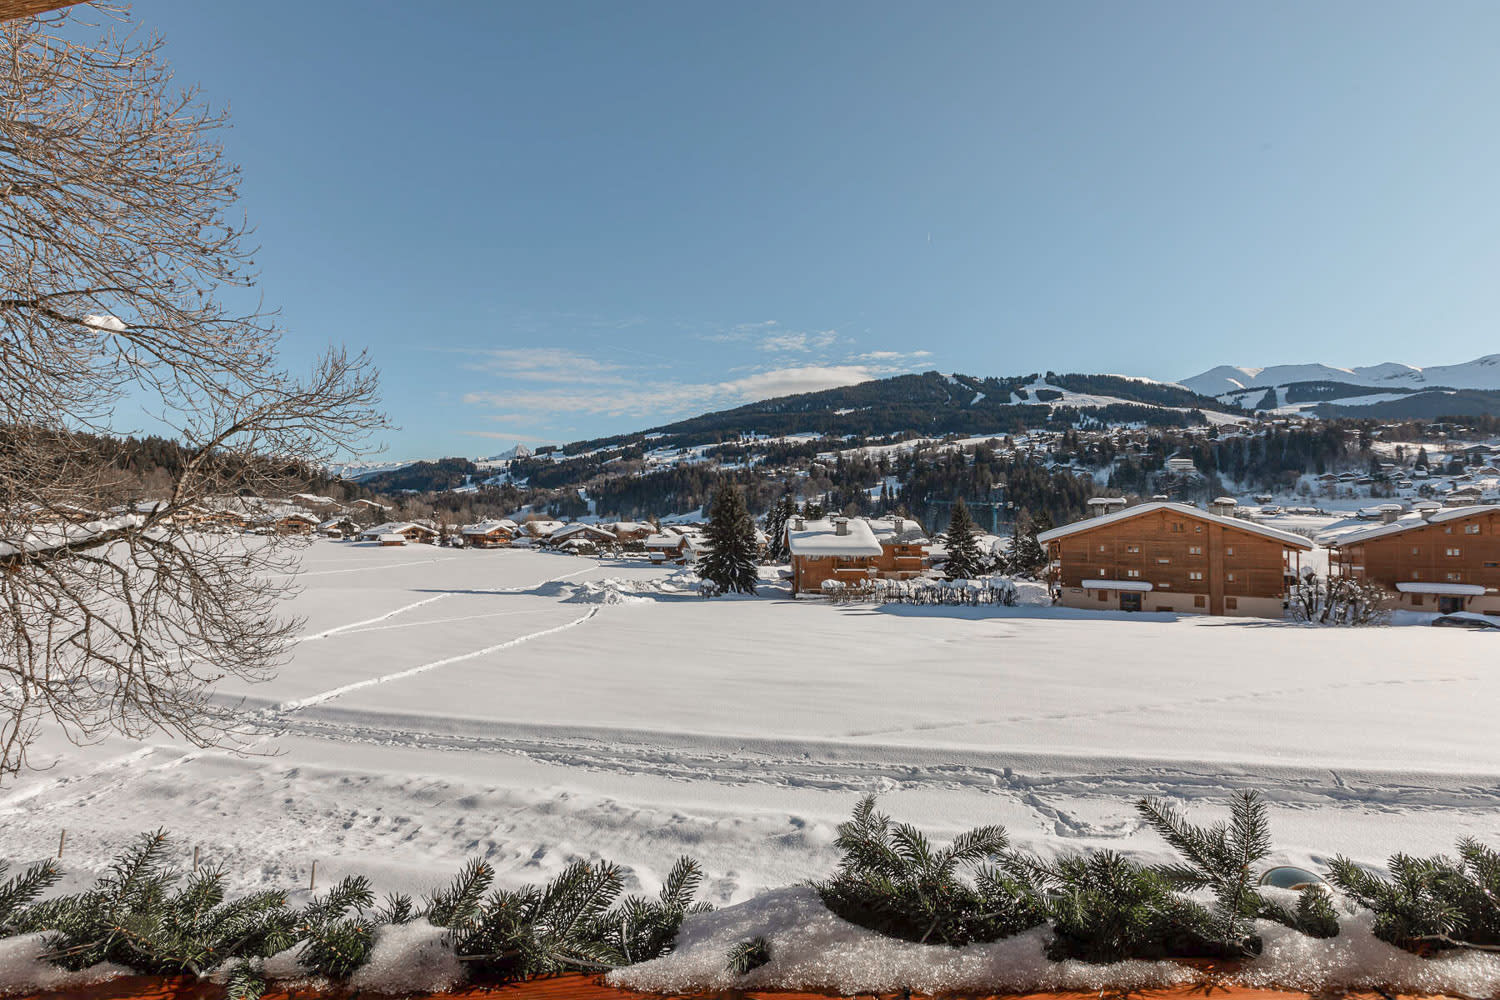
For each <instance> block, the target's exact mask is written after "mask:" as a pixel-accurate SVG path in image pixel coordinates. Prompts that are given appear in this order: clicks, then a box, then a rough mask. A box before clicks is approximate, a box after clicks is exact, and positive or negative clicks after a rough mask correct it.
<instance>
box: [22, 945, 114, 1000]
mask: <svg viewBox="0 0 1500 1000" xmlns="http://www.w3.org/2000/svg"><path fill="white" fill-rule="evenodd" d="M46 937H47V936H46V935H45V934H17V935H15V936H14V937H8V938H0V994H11V993H27V992H32V991H47V992H51V991H55V990H67V989H73V988H76V987H79V986H88V985H90V984H92V983H99V982H103V981H104V980H106V979H113V978H115V977H116V976H124V975H129V973H130V970H129V969H127V968H125V967H124V966H121V965H114V964H112V963H109V962H101V963H100V964H98V965H95V966H91V967H90V968H87V969H83V970H81V971H79V972H69V971H68V970H67V969H64V968H61V967H60V966H57V965H53V964H52V963H51V962H49V961H47V959H46V958H44V957H43V956H45V955H47V954H48V953H49V951H50V949H49V948H47V946H46Z"/></svg>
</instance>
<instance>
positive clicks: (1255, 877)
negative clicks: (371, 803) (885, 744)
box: [0, 794, 1500, 1000]
mask: <svg viewBox="0 0 1500 1000" xmlns="http://www.w3.org/2000/svg"><path fill="white" fill-rule="evenodd" d="M1138 809H1139V811H1140V813H1141V816H1142V818H1143V819H1144V821H1145V822H1146V823H1147V824H1149V825H1150V826H1151V827H1153V828H1154V829H1156V830H1157V831H1158V832H1159V833H1160V834H1161V835H1162V837H1163V838H1164V839H1165V840H1166V841H1167V843H1168V844H1169V845H1171V846H1172V847H1173V848H1174V849H1175V850H1176V851H1177V852H1178V854H1179V855H1180V856H1181V858H1182V862H1181V863H1180V864H1177V865H1172V866H1166V867H1162V868H1151V867H1147V866H1144V865H1141V864H1138V863H1136V862H1134V861H1131V860H1130V859H1128V858H1125V857H1123V856H1121V855H1118V854H1115V853H1113V852H1109V851H1097V852H1091V853H1088V854H1072V855H1062V856H1060V857H1058V858H1056V859H1052V860H1045V859H1043V858H1040V857H1037V856H1033V855H1029V854H1024V853H1021V852H1017V851H1013V850H1011V849H1010V847H1009V845H1008V842H1007V839H1006V835H1005V831H1004V830H1003V829H1002V828H1000V827H998V826H990V827H981V828H979V829H976V830H973V831H970V832H969V833H966V834H963V835H961V836H960V837H958V838H955V840H954V841H953V842H952V843H951V844H949V845H946V846H938V845H934V844H932V843H931V842H929V841H928V840H927V838H926V837H925V836H923V835H922V833H921V832H920V831H918V830H916V829H915V828H913V827H910V826H907V825H904V824H897V823H894V822H892V821H891V820H890V818H888V817H886V816H884V815H882V814H881V813H879V812H878V811H876V809H875V803H874V800H873V799H866V800H865V801H863V802H862V803H861V804H860V806H859V807H858V809H856V811H855V814H854V817H853V818H852V819H851V820H850V821H849V822H847V823H845V824H843V825H842V826H841V827H840V828H839V838H838V841H837V846H838V847H839V848H840V850H841V851H842V852H843V859H842V861H841V863H840V865H839V867H838V869H837V870H836V871H835V872H834V873H833V874H832V875H831V876H830V877H829V878H828V879H826V880H824V881H822V882H818V883H815V884H812V885H806V886H801V887H797V888H789V889H781V890H776V891H773V892H768V893H764V894H762V895H760V896H758V897H756V898H755V899H752V900H750V901H748V902H746V903H742V904H739V905H737V906H732V907H728V908H726V909H723V910H719V911H711V910H710V908H709V907H708V906H707V905H705V904H702V903H697V902H695V901H694V897H695V895H696V893H697V889H698V885H699V882H700V877H701V876H700V872H699V868H698V866H697V865H696V864H695V863H694V862H692V861H691V860H689V859H686V858H684V859H682V860H681V861H680V862H679V863H678V865H677V867H676V868H675V869H674V870H673V872H672V873H671V875H670V876H669V877H668V879H667V880H666V884H665V886H664V887H663V889H662V891H661V893H660V894H659V895H658V896H656V897H654V898H645V897H638V896H628V897H627V896H624V895H623V874H622V871H621V870H620V869H619V868H617V867H615V866H614V865H611V864H608V863H605V862H577V863H575V864H573V865H572V866H570V867H569V868H567V869H566V870H565V871H563V872H562V873H561V874H559V875H558V876H557V877H556V878H554V879H553V880H552V881H551V882H549V883H548V884H546V885H544V886H528V887H525V888H522V889H519V890H511V891H507V890H494V891H492V890H491V883H492V881H493V878H494V873H493V871H492V870H491V869H490V867H489V866H488V865H487V864H486V863H485V862H484V861H482V860H479V859H476V860H474V861H471V862H470V863H469V864H468V865H467V866H466V867H465V868H464V870H463V871H462V872H460V873H459V874H458V875H457V876H456V877H455V878H454V880H453V881H452V882H451V883H450V884H449V885H448V886H446V887H444V888H442V889H440V890H438V891H437V892H434V893H433V894H432V895H431V896H430V897H428V898H426V899H424V900H422V901H421V902H417V901H415V900H413V899H411V898H409V897H406V896H391V897H387V898H386V899H385V900H384V901H383V902H381V903H379V904H377V903H376V900H375V896H374V893H373V891H372V889H371V887H370V884H369V883H368V882H367V881H366V880H365V879H363V878H361V877H358V876H353V877H350V878H346V879H344V880H343V881H341V882H339V883H338V884H336V885H335V886H333V887H332V888H331V889H329V890H328V892H327V893H325V894H324V895H322V896H319V897H316V898H314V899H313V900H312V901H311V902H310V903H308V904H307V905H305V906H303V907H300V908H295V907H292V906H290V905H289V904H288V901H287V896H286V894H285V893H282V892H274V891H273V892H260V893H255V894H252V895H249V896H245V897H242V898H239V899H234V900H229V899H226V897H225V892H224V886H223V883H224V873H223V872H222V871H219V870H213V869H200V870H199V871H196V872H193V873H191V874H189V873H184V872H180V871H178V870H176V869H174V868H173V867H172V866H171V865H170V864H169V863H168V861H167V839H166V837H165V835H164V834H162V833H159V832H158V833H156V834H148V835H144V836H143V837H141V838H140V839H138V841H137V842H136V843H135V844H133V845H132V846H131V847H130V848H129V849H127V850H126V851H124V852H123V853H122V854H121V855H120V856H119V857H118V858H117V859H116V861H115V862H114V863H113V864H112V865H111V866H110V868H109V870H108V871H107V872H106V873H105V874H104V875H103V876H101V877H100V878H99V879H98V881H97V882H96V883H95V884H94V886H93V887H92V888H90V889H88V890H87V891H84V892H81V893H77V894H73V895H64V896H53V897H49V896H48V890H49V889H51V888H52V887H53V886H55V885H56V883H57V882H58V880H59V878H60V873H59V871H58V869H57V867H56V865H55V864H54V863H53V862H42V863H40V864H37V865H33V866H31V867H30V868H28V869H27V870H25V871H24V872H22V873H21V874H19V875H17V876H15V877H13V878H11V879H9V881H4V878H5V875H6V873H7V868H6V866H5V865H3V864H0V994H3V993H9V992H17V991H35V990H46V989H59V988H66V987H72V986H79V985H85V984H87V983H91V982H97V981H99V980H102V979H107V978H110V977H111V976H115V975H120V974H123V973H126V972H138V973H147V974H172V973H175V974H181V973H187V974H190V975H196V976H200V977H205V978H211V979H213V980H214V981H216V982H220V983H222V984H224V986H225V987H226V989H227V991H228V993H229V995H230V997H231V1000H253V998H255V997H258V996H259V995H260V994H261V993H263V992H264V991H265V990H266V989H267V987H268V985H269V984H270V983H272V982H277V983H280V984H281V985H283V986H295V985H305V986H310V987H322V988H342V987H344V986H348V987H352V988H355V989H360V990H369V991H372V992H377V993H387V994H394V993H406V992H436V991H443V990H448V989H451V988H453V987H455V986H457V985H459V984H460V983H462V982H463V981H464V980H465V979H467V978H468V977H469V976H473V975H478V976H480V977H482V978H484V979H486V980H490V981H509V980H517V979H525V978H529V977H531V976H535V975H543V974H551V973H556V972H564V971H590V972H597V971H609V978H610V981H611V982H614V983H616V984H618V985H621V986H628V987H634V988H637V989H649V990H658V991H663V992H701V991H706V990H730V989H733V990H746V989H767V988H783V989H794V990H832V991H836V992H839V993H844V994H850V993H857V992H858V993H863V992H871V993H885V992H895V991H898V990H915V991H919V992H924V993H941V992H975V993H994V992H1001V991H1013V992H1024V991H1034V990H1091V991H1092V990H1105V989H1109V990H1114V991H1120V990H1133V989H1142V988H1148V987H1160V986H1168V985H1173V984H1180V983H1184V982H1191V981H1194V980H1195V979H1197V977H1198V975H1199V974H1198V973H1197V972H1196V971H1195V970H1193V969H1192V968H1191V967H1189V966H1186V965H1183V964H1179V963H1177V962H1174V961H1172V959H1174V958H1178V957H1185V956H1191V955H1199V956H1202V955H1210V956H1217V957H1221V958H1231V959H1238V960H1240V961H1241V962H1242V964H1241V967H1240V971H1239V973H1238V977H1239V979H1240V980H1241V981H1242V982H1244V983H1246V984H1247V985H1254V986H1268V987H1283V988H1292V989H1298V990H1306V991H1308V992H1318V991H1326V990H1337V989H1344V988H1382V989H1387V990H1396V991H1400V992H1446V993H1453V994H1459V995H1466V996H1476V997H1477V996H1493V995H1500V953H1497V952H1500V906H1497V905H1496V900H1497V899H1500V852H1496V851H1494V850H1492V849H1490V848H1488V847H1486V846H1484V845H1481V844H1479V843H1476V842H1474V841H1472V840H1464V841H1461V842H1460V843H1459V846H1458V854H1457V857H1456V858H1452V859H1450V858H1444V857H1437V858H1425V859H1424V858H1412V857H1408V856H1405V855H1397V856H1396V857H1394V858H1392V859H1391V861H1390V875H1389V876H1382V875H1379V874H1377V873H1375V872H1373V871H1371V870H1368V869H1365V868H1362V867H1360V866H1357V865H1355V864H1353V863H1352V862H1350V861H1348V860H1347V859H1344V858H1342V857H1338V858H1335V859H1334V860H1333V861H1332V862H1331V863H1330V865H1329V871H1328V872H1327V873H1326V881H1324V880H1322V879H1320V878H1319V877H1318V876H1315V875H1310V874H1307V875H1306V878H1305V879H1304V878H1303V877H1302V876H1303V875H1304V874H1306V873H1295V874H1296V875H1297V878H1298V880H1299V881H1302V882H1311V883H1313V884H1312V885H1311V886H1307V885H1303V886H1302V887H1301V888H1299V889H1281V888H1272V887H1269V886H1267V885H1263V884H1261V883H1262V879H1261V878H1260V876H1261V874H1262V871H1261V869H1262V868H1263V866H1264V863H1265V860H1266V858H1267V857H1268V855H1269V853H1270V836H1269V830H1268V829H1267V825H1266V812H1265V807H1264V805H1263V804H1262V803H1261V801H1260V800H1259V798H1258V797H1257V796H1255V795H1254V794H1245V795H1242V796H1240V797H1238V798H1237V799H1236V801H1235V803H1234V807H1233V811H1232V814H1231V817H1230V819H1229V821H1227V822H1224V823H1219V824H1216V825H1214V826H1209V827H1198V826H1194V825H1193V824H1191V823H1189V822H1187V820H1186V818H1185V817H1184V816H1183V815H1182V814H1181V813H1179V812H1178V811H1177V810H1176V809H1175V808H1174V807H1173V806H1171V805H1170V804H1168V803H1164V802H1157V801H1142V802H1141V803H1139V805H1138Z"/></svg>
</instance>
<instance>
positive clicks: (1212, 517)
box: [1036, 501, 1313, 551]
mask: <svg viewBox="0 0 1500 1000" xmlns="http://www.w3.org/2000/svg"><path fill="white" fill-rule="evenodd" d="M1161 510H1164V511H1170V512H1172V513H1174V514H1181V515H1183V516H1184V517H1192V518H1196V519H1198V520H1200V521H1208V522H1210V523H1212V524H1220V525H1223V526H1224V527H1226V528H1234V529H1235V530H1237V531H1243V532H1246V533H1247V534H1251V535H1260V536H1261V537H1263V538H1270V539H1273V540H1275V541H1278V542H1281V543H1282V544H1283V545H1290V546H1291V547H1293V548H1297V549H1306V550H1309V551H1310V550H1311V549H1312V547H1313V544H1312V542H1310V541H1308V540H1307V539H1306V538H1303V537H1302V536H1301V535H1294V534H1292V533H1291V532H1290V531H1282V530H1280V529H1278V528H1268V527H1266V526H1265V525H1264V524H1256V523H1255V522H1254V521H1246V520H1244V519H1242V518H1238V517H1224V516H1223V515H1220V514H1210V513H1208V512H1207V511H1202V510H1199V509H1198V508H1197V507H1189V506H1188V505H1187V504H1181V503H1171V502H1165V501H1153V502H1151V503H1143V504H1137V505H1136V506H1134V507H1126V508H1125V509H1124V510H1117V511H1115V512H1114V513H1113V514H1105V515H1104V516H1103V517H1091V518H1087V519H1086V520H1082V521H1074V522H1073V523H1072V524H1065V525H1063V526H1062V527H1060V528H1052V529H1049V530H1047V531H1043V532H1040V533H1039V534H1038V535H1037V536H1036V538H1037V541H1039V542H1041V543H1042V544H1044V545H1045V544H1046V543H1047V542H1050V541H1052V540H1054V539H1057V538H1066V537H1067V536H1069V535H1076V534H1078V533H1079V532H1083V531H1092V530H1093V529H1095V528H1100V527H1103V526H1104V525H1106V524H1118V523H1119V522H1120V521H1125V520H1128V519H1130V518H1132V517H1140V516H1141V515H1142V514H1151V513H1154V512H1156V511H1161Z"/></svg>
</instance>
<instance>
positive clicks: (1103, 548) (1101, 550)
mask: <svg viewBox="0 0 1500 1000" xmlns="http://www.w3.org/2000/svg"><path fill="white" fill-rule="evenodd" d="M1099 551H1100V552H1107V551H1109V547H1108V546H1107V545H1101V546H1099Z"/></svg>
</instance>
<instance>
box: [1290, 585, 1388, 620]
mask: <svg viewBox="0 0 1500 1000" xmlns="http://www.w3.org/2000/svg"><path fill="white" fill-rule="evenodd" d="M1390 597H1391V594H1390V592H1389V591H1387V590H1385V589H1384V588H1382V587H1380V586H1378V585H1376V584H1373V583H1370V582H1368V581H1366V580H1351V579H1349V578H1347V577H1340V576H1327V577H1318V576H1316V575H1308V576H1305V577H1303V578H1302V579H1300V580H1298V581H1297V582H1296V583H1295V584H1293V585H1292V589H1291V593H1290V602H1289V605H1288V607H1289V610H1290V612H1291V617H1292V620H1293V621H1299V622H1307V623H1308V624H1312V625H1383V624H1385V622H1386V621H1387V620H1388V619H1389V618H1390V613H1389V612H1388V611H1387V610H1386V602H1387V601H1388V600H1389V599H1390Z"/></svg>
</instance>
